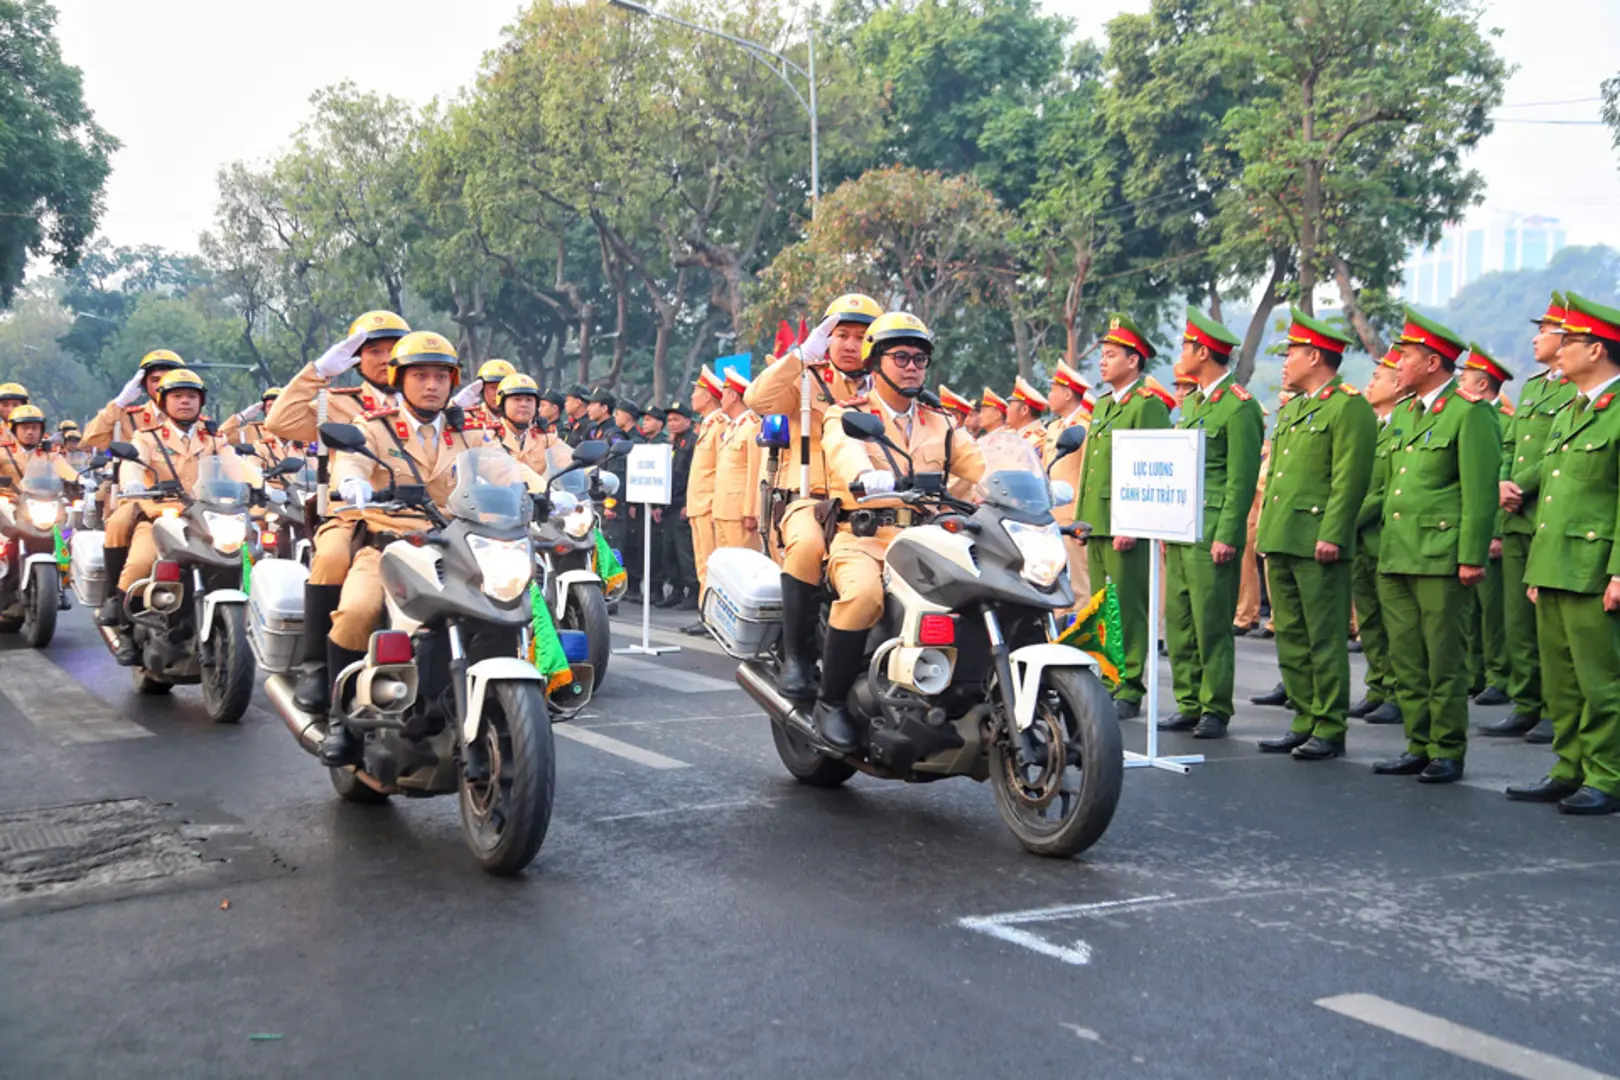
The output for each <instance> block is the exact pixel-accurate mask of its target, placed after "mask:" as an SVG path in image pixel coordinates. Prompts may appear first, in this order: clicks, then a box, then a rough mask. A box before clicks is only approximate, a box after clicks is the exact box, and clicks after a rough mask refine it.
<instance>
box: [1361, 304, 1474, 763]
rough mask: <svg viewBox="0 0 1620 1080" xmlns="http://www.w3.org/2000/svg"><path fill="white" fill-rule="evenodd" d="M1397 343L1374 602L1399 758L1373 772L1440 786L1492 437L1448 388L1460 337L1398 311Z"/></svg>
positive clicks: (1459, 739)
mask: <svg viewBox="0 0 1620 1080" xmlns="http://www.w3.org/2000/svg"><path fill="white" fill-rule="evenodd" d="M1400 346H1401V360H1400V379H1401V388H1402V389H1403V390H1407V391H1410V392H1411V393H1412V395H1413V397H1412V400H1411V401H1408V402H1407V403H1406V405H1405V406H1404V407H1403V408H1402V409H1401V410H1400V413H1401V415H1400V417H1399V418H1398V419H1397V420H1396V423H1399V424H1400V425H1401V431H1400V434H1399V436H1397V438H1396V441H1395V444H1394V446H1393V447H1392V448H1391V454H1390V456H1389V460H1388V469H1389V474H1388V476H1387V477H1386V478H1385V483H1386V484H1387V485H1388V486H1389V493H1388V495H1386V496H1385V498H1384V535H1383V537H1382V539H1381V541H1380V543H1381V545H1382V546H1381V548H1380V550H1379V553H1378V600H1379V604H1380V606H1381V607H1382V608H1383V611H1384V626H1385V627H1386V628H1387V629H1388V630H1389V649H1390V657H1391V659H1392V660H1393V661H1394V663H1395V697H1396V701H1397V703H1398V704H1399V705H1400V707H1401V718H1402V720H1403V721H1404V722H1405V724H1406V752H1405V753H1403V754H1401V755H1400V756H1399V757H1396V758H1391V759H1390V760H1388V761H1380V762H1378V763H1377V764H1376V765H1374V766H1373V771H1374V772H1376V773H1381V774H1384V775H1386V776H1416V777H1417V778H1418V779H1419V780H1420V781H1422V782H1423V783H1426V784H1450V783H1454V782H1456V781H1457V780H1460V779H1462V775H1463V759H1464V758H1465V757H1466V756H1467V753H1468V685H1467V680H1466V675H1465V673H1464V670H1463V668H1464V665H1463V662H1462V660H1463V616H1464V614H1465V613H1466V612H1467V610H1468V603H1467V600H1468V597H1467V590H1469V589H1473V588H1477V587H1478V586H1479V584H1480V583H1481V582H1482V581H1484V580H1485V566H1486V564H1487V563H1488V562H1489V561H1490V548H1491V537H1492V536H1493V535H1494V533H1495V531H1496V508H1497V503H1496V499H1495V498H1494V497H1493V496H1494V495H1495V494H1496V490H1495V481H1496V476H1497V474H1498V473H1499V472H1500V471H1501V454H1502V439H1501V432H1500V429H1499V428H1498V427H1497V424H1496V420H1495V418H1494V416H1493V415H1492V411H1491V409H1492V407H1491V406H1490V405H1487V404H1486V403H1485V402H1483V401H1475V400H1473V399H1472V398H1470V397H1468V396H1467V395H1465V394H1462V393H1460V392H1459V391H1458V389H1457V379H1456V374H1455V373H1456V369H1457V362H1458V360H1459V359H1460V358H1461V357H1462V354H1463V342H1462V338H1461V337H1459V336H1458V335H1457V334H1456V333H1455V332H1453V331H1451V330H1448V329H1447V328H1446V327H1444V326H1441V325H1440V324H1439V323H1437V322H1434V321H1433V320H1430V319H1426V318H1424V317H1423V316H1421V315H1419V314H1418V313H1417V312H1415V311H1412V310H1411V309H1410V308H1408V309H1407V313H1406V327H1405V329H1404V330H1402V331H1401V336H1400Z"/></svg>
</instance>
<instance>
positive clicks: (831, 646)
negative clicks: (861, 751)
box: [815, 626, 866, 754]
mask: <svg viewBox="0 0 1620 1080" xmlns="http://www.w3.org/2000/svg"><path fill="white" fill-rule="evenodd" d="M865 656H866V631H865V630H838V629H835V628H834V627H831V626H829V627H828V628H827V640H826V643H825V644H824V645H822V648H821V692H820V693H819V694H817V695H816V712H815V718H816V732H817V733H818V734H819V735H820V736H821V741H822V742H824V743H826V744H827V745H828V746H830V747H832V748H833V749H834V750H840V751H842V752H844V753H846V754H848V753H852V752H854V750H855V748H856V747H857V746H858V745H859V737H858V736H857V734H856V732H855V720H854V718H853V717H851V716H850V715H849V704H848V700H847V699H848V698H849V691H850V688H851V687H852V686H854V685H855V678H856V676H858V675H859V674H860V673H861V661H862V660H863V659H864V658H865Z"/></svg>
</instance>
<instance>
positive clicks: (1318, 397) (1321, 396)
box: [1316, 386, 1333, 401]
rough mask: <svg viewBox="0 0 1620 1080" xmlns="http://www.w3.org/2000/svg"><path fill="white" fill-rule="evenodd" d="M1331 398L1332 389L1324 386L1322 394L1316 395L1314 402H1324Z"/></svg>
mask: <svg viewBox="0 0 1620 1080" xmlns="http://www.w3.org/2000/svg"><path fill="white" fill-rule="evenodd" d="M1332 396H1333V387H1331V386H1324V387H1322V392H1321V393H1320V394H1317V395H1316V400H1318V401H1326V400H1327V399H1328V398H1330V397H1332Z"/></svg>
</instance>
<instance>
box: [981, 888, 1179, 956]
mask: <svg viewBox="0 0 1620 1080" xmlns="http://www.w3.org/2000/svg"><path fill="white" fill-rule="evenodd" d="M1174 898H1175V897H1174V896H1173V894H1171V893H1162V894H1160V895H1157V896H1138V897H1136V898H1134V899H1131V900H1104V901H1101V902H1099V903H1095V904H1064V905H1062V906H1060V907H1048V908H1030V909H1029V910H1027V911H1004V912H1002V913H1001V914H999V915H969V916H967V917H966V918H962V919H958V920H957V921H956V925H958V926H960V927H962V928H963V929H964V930H972V931H975V932H977V933H980V934H989V935H990V936H991V937H993V938H997V939H999V940H1001V941H1005V942H1007V943H1009V944H1012V945H1019V946H1022V947H1023V948H1026V949H1028V950H1030V951H1031V952H1037V953H1040V954H1041V955H1042V956H1050V957H1051V958H1052V959H1054V960H1061V961H1063V962H1064V963H1065V964H1088V963H1090V962H1091V946H1090V945H1088V944H1086V943H1085V942H1084V941H1078V940H1077V941H1075V943H1074V944H1073V945H1059V944H1058V943H1056V942H1053V941H1048V940H1046V939H1045V938H1043V937H1041V936H1040V935H1038V934H1034V933H1031V932H1030V931H1028V930H1024V929H1021V927H1023V926H1028V925H1031V924H1035V925H1038V924H1040V923H1047V922H1057V921H1059V920H1061V919H1075V918H1086V917H1091V916H1097V915H1105V914H1113V913H1114V912H1118V911H1123V910H1126V909H1128V908H1133V907H1141V906H1143V905H1146V904H1154V903H1158V902H1159V901H1161V900H1172V899H1174Z"/></svg>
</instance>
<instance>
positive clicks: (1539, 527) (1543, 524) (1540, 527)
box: [1536, 521, 1547, 529]
mask: <svg viewBox="0 0 1620 1080" xmlns="http://www.w3.org/2000/svg"><path fill="white" fill-rule="evenodd" d="M1546 527H1547V523H1546V522H1545V521H1543V522H1542V523H1541V524H1539V525H1537V526H1536V528H1538V529H1545V528H1546Z"/></svg>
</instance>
